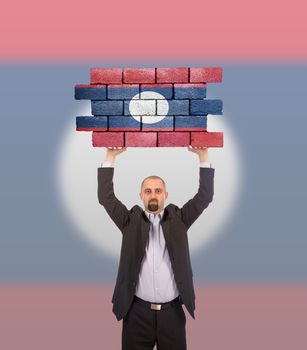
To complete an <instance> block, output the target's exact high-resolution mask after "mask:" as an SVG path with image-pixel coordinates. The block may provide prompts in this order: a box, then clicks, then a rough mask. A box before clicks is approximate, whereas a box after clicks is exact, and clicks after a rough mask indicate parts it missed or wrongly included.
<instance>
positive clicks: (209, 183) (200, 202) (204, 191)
mask: <svg viewBox="0 0 307 350" xmlns="http://www.w3.org/2000/svg"><path fill="white" fill-rule="evenodd" d="M199 172H200V173H199V188H198V191H197V193H196V195H195V196H194V197H193V198H192V199H190V200H189V201H188V202H186V203H185V204H184V205H183V207H182V208H181V209H180V210H181V219H182V221H183V223H184V224H185V225H186V227H187V228H189V227H190V226H191V225H192V224H193V222H194V221H195V220H196V219H197V218H198V217H199V216H200V214H201V213H202V212H203V211H204V209H205V208H207V207H208V205H209V203H210V202H212V199H213V193H214V189H213V185H214V169H212V168H199Z"/></svg>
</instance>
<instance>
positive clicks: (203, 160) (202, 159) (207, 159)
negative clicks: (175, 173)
mask: <svg viewBox="0 0 307 350" xmlns="http://www.w3.org/2000/svg"><path fill="white" fill-rule="evenodd" d="M199 161H200V163H208V162H209V157H208V156H206V157H201V156H199Z"/></svg>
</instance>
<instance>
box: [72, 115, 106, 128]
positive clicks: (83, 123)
mask: <svg viewBox="0 0 307 350" xmlns="http://www.w3.org/2000/svg"><path fill="white" fill-rule="evenodd" d="M76 130H77V131H94V130H95V131H106V130H108V117H76Z"/></svg>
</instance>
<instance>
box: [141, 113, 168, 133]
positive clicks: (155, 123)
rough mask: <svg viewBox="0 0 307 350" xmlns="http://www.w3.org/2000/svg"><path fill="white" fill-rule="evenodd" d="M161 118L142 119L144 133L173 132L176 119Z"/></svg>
mask: <svg viewBox="0 0 307 350" xmlns="http://www.w3.org/2000/svg"><path fill="white" fill-rule="evenodd" d="M160 119H161V117H156V116H155V117H142V127H141V128H142V130H143V131H173V130H174V117H173V116H167V117H164V118H163V119H162V120H160Z"/></svg>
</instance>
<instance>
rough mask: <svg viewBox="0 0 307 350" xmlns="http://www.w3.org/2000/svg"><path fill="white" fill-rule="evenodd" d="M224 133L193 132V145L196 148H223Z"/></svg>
mask: <svg viewBox="0 0 307 350" xmlns="http://www.w3.org/2000/svg"><path fill="white" fill-rule="evenodd" d="M223 136H224V135H223V133H222V132H191V145H192V146H195V147H223V143H224V142H223Z"/></svg>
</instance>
